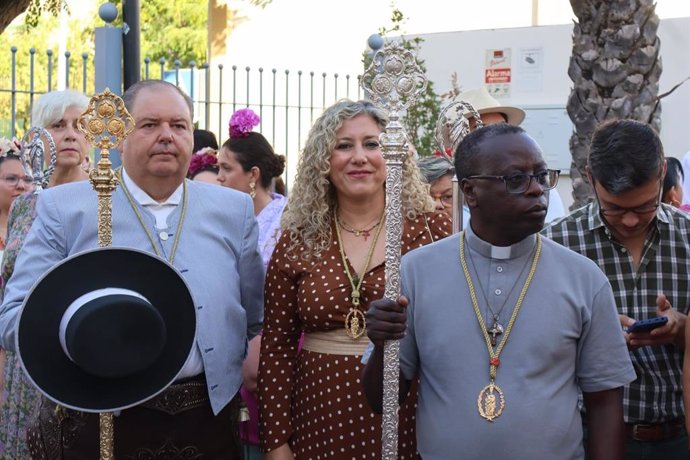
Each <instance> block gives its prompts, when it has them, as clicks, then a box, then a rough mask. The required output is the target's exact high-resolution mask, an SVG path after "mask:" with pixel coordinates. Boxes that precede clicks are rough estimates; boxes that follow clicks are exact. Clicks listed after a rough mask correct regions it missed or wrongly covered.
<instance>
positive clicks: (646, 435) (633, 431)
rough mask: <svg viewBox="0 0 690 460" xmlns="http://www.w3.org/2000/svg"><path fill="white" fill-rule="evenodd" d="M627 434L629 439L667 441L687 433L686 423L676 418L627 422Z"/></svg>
mask: <svg viewBox="0 0 690 460" xmlns="http://www.w3.org/2000/svg"><path fill="white" fill-rule="evenodd" d="M625 434H626V436H627V437H628V438H629V439H634V440H635V441H642V442H656V441H666V440H667V439H674V438H678V437H680V436H682V435H684V434H685V423H684V422H683V421H680V420H674V421H671V422H666V423H651V424H645V423H636V424H632V423H626V424H625Z"/></svg>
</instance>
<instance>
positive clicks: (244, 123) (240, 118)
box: [230, 108, 261, 137]
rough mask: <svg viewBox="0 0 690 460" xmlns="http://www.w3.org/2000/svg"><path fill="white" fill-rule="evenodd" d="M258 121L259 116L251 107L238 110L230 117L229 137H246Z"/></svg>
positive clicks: (259, 119)
mask: <svg viewBox="0 0 690 460" xmlns="http://www.w3.org/2000/svg"><path fill="white" fill-rule="evenodd" d="M260 122H261V118H259V116H258V115H257V114H255V113H254V111H253V110H252V109H249V108H247V109H241V110H238V111H237V112H235V113H233V114H232V117H230V137H247V136H249V133H251V132H252V130H253V129H254V127H255V126H258V125H259V123H260Z"/></svg>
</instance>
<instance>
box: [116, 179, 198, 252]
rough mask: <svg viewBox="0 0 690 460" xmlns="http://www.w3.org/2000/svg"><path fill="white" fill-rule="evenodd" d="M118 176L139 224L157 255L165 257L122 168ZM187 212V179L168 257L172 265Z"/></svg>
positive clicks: (184, 183)
mask: <svg viewBox="0 0 690 460" xmlns="http://www.w3.org/2000/svg"><path fill="white" fill-rule="evenodd" d="M117 178H118V179H119V181H120V184H121V186H122V191H123V192H124V193H125V196H126V197H127V201H129V205H130V206H131V207H132V210H133V211H134V214H135V215H136V216H137V219H138V220H139V224H141V228H143V229H144V232H146V236H148V238H149V241H150V242H151V246H152V247H153V250H154V252H155V253H156V255H157V256H158V257H160V258H163V255H162V253H161V250H160V249H158V245H156V241H155V240H154V239H153V235H152V234H151V232H150V231H149V228H148V227H147V226H146V223H145V222H144V218H143V217H142V215H141V213H140V212H139V209H137V204H136V203H135V202H134V198H133V197H132V194H131V193H130V192H129V190H128V189H127V186H126V185H125V181H124V180H123V179H122V168H119V169H118V170H117ZM186 213H187V182H186V180H185V181H183V182H182V209H181V210H180V219H179V220H178V222H177V229H176V230H175V239H174V240H173V247H172V250H171V251H170V257H169V258H168V262H170V264H171V265H172V263H173V262H174V261H175V253H176V252H177V245H178V243H179V242H180V234H181V233H182V224H183V223H184V217H185V214H186ZM166 235H167V233H166Z"/></svg>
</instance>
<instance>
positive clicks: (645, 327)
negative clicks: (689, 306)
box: [628, 316, 668, 332]
mask: <svg viewBox="0 0 690 460" xmlns="http://www.w3.org/2000/svg"><path fill="white" fill-rule="evenodd" d="M667 322H668V318H667V317H666V316H657V317H655V318H649V319H642V320H639V321H635V322H634V323H633V325H632V326H629V327H628V332H648V331H651V330H652V329H656V328H657V327H661V326H663V325H664V324H666V323H667Z"/></svg>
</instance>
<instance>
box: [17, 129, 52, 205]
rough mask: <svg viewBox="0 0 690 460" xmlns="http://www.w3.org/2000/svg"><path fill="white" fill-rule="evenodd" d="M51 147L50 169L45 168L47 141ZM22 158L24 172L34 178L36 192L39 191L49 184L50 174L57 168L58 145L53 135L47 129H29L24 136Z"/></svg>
mask: <svg viewBox="0 0 690 460" xmlns="http://www.w3.org/2000/svg"><path fill="white" fill-rule="evenodd" d="M44 140H45V142H47V143H48V146H49V147H50V164H49V165H48V169H46V170H45V171H44V170H43V162H44V159H45V142H44ZM19 155H20V158H21V160H22V166H23V167H24V172H25V173H26V174H27V175H28V176H31V177H33V178H34V185H35V187H36V188H35V189H34V193H38V192H40V191H41V190H43V189H44V188H46V187H47V186H48V181H49V180H50V176H52V174H53V171H54V170H55V162H56V161H57V147H56V146H55V141H54V140H53V136H51V134H50V132H48V130H47V129H45V128H41V127H38V126H34V127H33V128H31V129H29V130H28V131H27V132H26V134H25V135H24V137H23V138H22V151H21V153H20V154H19Z"/></svg>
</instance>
